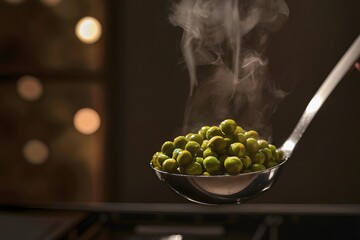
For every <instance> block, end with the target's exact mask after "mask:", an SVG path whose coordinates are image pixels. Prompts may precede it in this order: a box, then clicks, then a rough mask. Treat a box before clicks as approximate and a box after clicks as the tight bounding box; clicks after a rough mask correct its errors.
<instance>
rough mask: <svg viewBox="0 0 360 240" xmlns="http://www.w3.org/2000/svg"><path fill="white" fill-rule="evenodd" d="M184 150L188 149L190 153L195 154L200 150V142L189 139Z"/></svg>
mask: <svg viewBox="0 0 360 240" xmlns="http://www.w3.org/2000/svg"><path fill="white" fill-rule="evenodd" d="M185 150H187V151H189V152H190V153H191V154H192V155H195V154H196V153H197V152H198V151H199V150H200V144H199V143H197V142H195V141H189V142H188V143H187V144H186V145H185Z"/></svg>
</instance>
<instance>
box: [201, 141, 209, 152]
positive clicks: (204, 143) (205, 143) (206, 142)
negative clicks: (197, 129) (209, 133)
mask: <svg viewBox="0 0 360 240" xmlns="http://www.w3.org/2000/svg"><path fill="white" fill-rule="evenodd" d="M208 142H209V140H204V141H203V142H202V143H201V149H203V150H205V149H206V148H207V145H208Z"/></svg>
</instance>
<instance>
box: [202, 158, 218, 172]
mask: <svg viewBox="0 0 360 240" xmlns="http://www.w3.org/2000/svg"><path fill="white" fill-rule="evenodd" d="M203 164H204V168H205V169H206V171H207V172H209V173H210V174H211V173H215V172H217V171H219V170H220V161H219V160H218V159H217V158H216V157H214V156H209V157H206V158H205V159H204V161H203Z"/></svg>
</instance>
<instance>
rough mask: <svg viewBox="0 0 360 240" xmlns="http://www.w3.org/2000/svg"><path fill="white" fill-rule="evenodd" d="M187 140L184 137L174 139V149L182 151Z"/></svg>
mask: <svg viewBox="0 0 360 240" xmlns="http://www.w3.org/2000/svg"><path fill="white" fill-rule="evenodd" d="M187 142H188V140H187V139H186V138H185V137H184V136H178V137H176V138H175V139H174V145H175V147H176V148H181V149H184V148H185V145H186V144H187Z"/></svg>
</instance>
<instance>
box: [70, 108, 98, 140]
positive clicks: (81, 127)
mask: <svg viewBox="0 0 360 240" xmlns="http://www.w3.org/2000/svg"><path fill="white" fill-rule="evenodd" d="M74 126H75V128H76V129H77V130H78V131H79V132H81V133H83V134H92V133H94V132H95V131H96V130H98V129H99V127H100V116H99V114H98V113H97V112H96V111H95V110H93V109H91V108H82V109H80V110H79V111H77V112H76V114H75V116H74Z"/></svg>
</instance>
